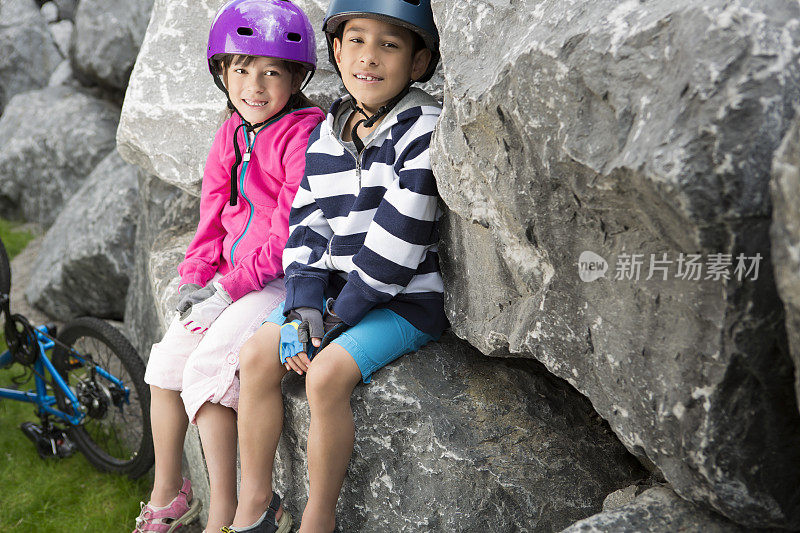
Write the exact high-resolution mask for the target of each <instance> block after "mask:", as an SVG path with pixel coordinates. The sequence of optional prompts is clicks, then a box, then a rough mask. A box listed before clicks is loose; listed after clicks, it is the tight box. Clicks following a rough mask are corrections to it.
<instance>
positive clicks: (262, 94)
mask: <svg viewBox="0 0 800 533" xmlns="http://www.w3.org/2000/svg"><path fill="white" fill-rule="evenodd" d="M245 59H246V56H239V57H237V58H235V59H234V62H233V63H232V64H231V66H230V67H229V68H228V69H226V70H225V72H224V74H223V80H224V81H225V86H226V87H227V88H228V93H229V94H230V97H231V102H233V105H234V106H236V109H238V110H239V112H240V113H241V114H242V116H243V117H244V118H245V119H246V120H247V121H248V122H250V123H251V124H257V123H259V122H264V121H265V120H269V119H270V118H272V117H273V116H275V114H276V113H278V112H279V111H280V110H281V109H283V106H285V105H286V102H288V101H289V98H290V97H291V96H292V94H293V93H295V92H297V91H298V90H299V88H300V82H301V80H299V79H298V78H299V76H296V75H294V74H293V71H292V70H290V69H289V68H288V67H287V65H286V63H285V62H284V61H283V60H281V59H274V58H271V57H261V56H258V57H254V58H252V59H253V60H252V61H251V62H250V63H249V64H248V65H247V66H245V65H244V63H245V62H246V61H245Z"/></svg>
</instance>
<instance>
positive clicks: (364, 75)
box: [333, 18, 430, 113]
mask: <svg viewBox="0 0 800 533" xmlns="http://www.w3.org/2000/svg"><path fill="white" fill-rule="evenodd" d="M344 24H345V26H344V32H343V34H342V39H341V40H339V39H338V38H336V39H334V42H333V45H334V58H335V59H336V64H337V66H338V67H339V72H341V74H342V82H343V83H344V86H345V87H346V88H347V90H348V91H349V92H350V94H352V95H353V97H354V98H355V99H356V102H358V104H359V105H360V106H361V107H363V108H364V110H366V111H367V112H369V113H374V112H375V111H377V110H378V109H379V108H380V107H381V106H382V105H384V104H386V103H387V102H389V100H391V99H392V98H394V97H395V96H397V95H398V94H400V91H402V90H403V89H404V88H405V87H406V85H408V83H409V82H411V81H412V80H413V79H416V78H418V77H420V76H421V75H422V74H423V73H424V72H425V69H426V68H427V66H428V61H429V60H430V51H428V50H425V49H423V50H418V51H417V52H416V53H415V52H414V37H413V34H412V33H411V31H410V30H407V29H405V28H403V27H401V26H397V25H395V24H389V23H388V22H384V21H382V20H377V19H372V18H356V19H350V20H348V21H346V22H345V23H344Z"/></svg>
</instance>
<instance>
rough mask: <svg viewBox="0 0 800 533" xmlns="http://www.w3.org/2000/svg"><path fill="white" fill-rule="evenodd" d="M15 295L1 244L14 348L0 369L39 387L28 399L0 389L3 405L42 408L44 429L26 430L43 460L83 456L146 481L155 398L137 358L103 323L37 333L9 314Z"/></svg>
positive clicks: (0, 288) (1, 311)
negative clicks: (18, 368)
mask: <svg viewBox="0 0 800 533" xmlns="http://www.w3.org/2000/svg"><path fill="white" fill-rule="evenodd" d="M10 290H11V266H10V264H9V261H8V255H7V254H6V250H5V247H4V246H3V243H2V241H0V317H4V318H5V327H4V329H3V331H4V333H5V339H6V344H7V345H8V350H7V351H6V352H4V353H2V354H0V369H3V368H8V367H11V366H12V365H14V364H15V363H16V364H18V365H22V366H23V367H24V368H25V370H26V373H27V374H28V376H29V375H30V373H32V374H33V377H34V382H35V389H34V390H29V391H21V390H16V389H10V388H0V398H6V399H10V400H16V401H21V402H28V403H32V404H34V405H35V406H36V415H37V416H38V417H39V419H40V424H34V423H32V422H25V423H23V424H22V428H21V429H22V431H23V432H24V433H25V435H27V436H28V438H30V439H31V440H32V441H33V442H34V443H35V444H36V447H37V451H38V452H39V455H41V456H42V457H65V456H68V455H71V454H72V453H73V452H74V450H75V448H77V449H78V450H80V451H81V452H82V453H83V454H84V455H85V456H86V458H87V459H88V460H89V462H90V463H92V464H93V465H94V466H95V467H96V468H97V469H99V470H101V471H105V472H117V473H124V474H127V475H128V476H130V477H131V478H137V477H139V476H141V475H143V474H144V473H145V472H147V471H148V470H149V469H150V467H151V466H152V465H153V442H152V436H151V431H150V390H149V388H148V387H147V385H145V383H144V369H145V367H144V363H143V362H142V360H141V359H140V358H139V356H138V354H137V353H136V350H135V349H134V348H133V346H131V344H130V342H128V340H127V339H126V338H125V337H123V336H122V334H121V333H120V332H119V331H117V329H116V328H114V327H113V326H111V325H110V324H108V323H106V322H104V321H103V320H100V319H97V318H91V317H81V318H77V319H74V320H71V321H70V322H68V323H67V324H66V325H65V326H64V328H63V329H62V330H61V331H60V332H57V331H56V328H55V326H53V325H42V326H37V327H34V326H32V325H31V324H30V322H29V321H28V319H26V318H25V317H24V316H22V315H20V314H12V313H11V308H10V297H9V293H10ZM48 354H49V355H50V356H49V357H48ZM22 381H29V378H27V379H23V380H22Z"/></svg>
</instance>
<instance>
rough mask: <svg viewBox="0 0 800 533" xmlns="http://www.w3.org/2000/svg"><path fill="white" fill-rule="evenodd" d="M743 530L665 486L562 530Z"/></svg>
mask: <svg viewBox="0 0 800 533" xmlns="http://www.w3.org/2000/svg"><path fill="white" fill-rule="evenodd" d="M607 531H614V532H616V533H635V532H638V531H648V532H649V533H674V532H675V531H702V532H703V533H744V532H745V531H748V529H746V528H743V527H741V526H738V525H736V524H734V523H733V522H731V521H729V520H727V519H725V518H724V517H722V516H720V515H718V514H716V513H713V512H711V511H709V510H707V509H704V508H703V507H701V506H699V505H695V504H692V503H690V502H687V501H685V500H682V499H681V498H680V497H678V495H677V494H675V493H674V492H673V491H672V490H670V489H669V488H667V487H654V488H652V489H648V490H646V491H645V492H644V493H642V494H641V495H640V496H639V497H637V498H636V499H635V500H633V501H632V502H631V503H628V504H626V505H623V506H622V507H619V508H617V509H614V510H611V511H607V512H604V513H600V514H596V515H594V516H591V517H589V518H586V519H584V520H581V521H580V522H577V523H575V524H573V525H571V526H570V527H568V528H566V529H565V530H563V531H562V532H561V533H602V532H607Z"/></svg>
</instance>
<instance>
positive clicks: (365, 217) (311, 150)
mask: <svg viewBox="0 0 800 533" xmlns="http://www.w3.org/2000/svg"><path fill="white" fill-rule="evenodd" d="M348 98H350V97H349V96H347V97H344V98H342V99H339V100H337V101H336V102H334V104H333V106H332V107H331V110H330V112H329V113H328V115H327V117H326V120H325V121H324V122H323V123H321V124H320V125H319V126H317V128H316V129H315V130H314V131H313V132H312V133H311V136H310V137H309V140H308V149H307V150H306V169H305V176H304V178H303V180H302V181H301V182H300V188H299V189H298V191H297V196H295V198H294V202H293V203H292V209H291V211H290V213H289V240H288V241H287V243H286V249H285V250H284V252H283V267H284V271H285V272H286V305H285V308H284V311H285V312H286V313H288V312H289V311H290V310H292V309H295V308H298V307H314V308H317V309H320V310H321V303H322V301H323V298H324V297H335V298H336V304H335V307H334V312H335V313H336V314H337V315H339V317H341V319H342V320H344V321H345V322H346V323H347V324H349V325H351V326H352V325H355V324H357V323H358V322H359V321H360V320H361V319H362V318H363V317H364V315H366V314H367V312H369V311H370V310H371V309H374V308H386V309H390V310H391V311H394V312H395V313H397V314H398V315H400V316H402V317H403V318H405V319H406V320H408V321H409V322H410V323H411V324H412V325H413V326H414V327H416V328H417V329H419V330H421V331H424V332H425V333H429V334H431V335H433V336H438V335H439V334H441V332H442V331H443V330H444V328H445V327H447V318H446V317H445V314H444V292H443V285H442V276H441V272H440V270H439V256H438V246H437V242H438V240H439V218H440V216H441V209H440V208H439V206H438V193H437V189H436V180H435V179H434V177H433V173H432V172H431V165H430V157H429V154H430V151H429V147H430V141H431V135H432V133H433V129H434V127H435V126H436V122H437V120H438V118H439V114H440V113H441V106H440V105H439V104H438V102H436V100H435V99H434V98H433V97H432V96H430V95H428V94H427V93H426V92H424V91H422V90H420V89H416V88H415V89H411V91H410V92H409V94H408V95H406V97H405V98H403V99H402V100H401V101H400V102H399V103H398V104H397V106H395V108H394V109H393V110H392V111H391V112H390V113H389V114H388V115H387V116H386V118H384V119H383V121H382V122H381V123H380V124H379V126H378V128H377V129H376V131H375V132H374V133H373V135H372V137H371V140H369V142H368V143H367V144H366V147H365V148H364V150H363V151H362V153H361V154H360V155H356V154H355V153H353V152H351V151H349V150H348V149H347V148H345V146H344V144H342V142H341V141H340V139H339V138H338V137H337V135H336V134H335V133H334V129H333V127H334V119H335V117H336V116H337V114H338V113H339V112H340V110H341V109H343V108H341V106H343V105H348V104H347V99H348Z"/></svg>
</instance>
